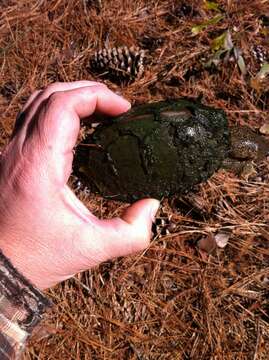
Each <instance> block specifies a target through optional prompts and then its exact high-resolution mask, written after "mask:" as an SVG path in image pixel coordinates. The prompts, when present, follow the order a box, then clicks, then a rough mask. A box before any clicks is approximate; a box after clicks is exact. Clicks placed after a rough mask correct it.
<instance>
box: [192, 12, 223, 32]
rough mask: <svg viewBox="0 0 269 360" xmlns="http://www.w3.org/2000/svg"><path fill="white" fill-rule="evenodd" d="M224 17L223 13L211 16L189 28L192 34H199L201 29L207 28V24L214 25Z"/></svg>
mask: <svg viewBox="0 0 269 360" xmlns="http://www.w3.org/2000/svg"><path fill="white" fill-rule="evenodd" d="M223 18H224V16H223V15H216V16H214V17H213V18H211V19H209V20H207V21H205V22H203V23H202V24H199V25H195V26H193V27H192V28H191V32H192V33H193V34H194V35H197V34H199V33H200V32H201V31H202V30H204V29H205V28H207V26H209V25H215V24H217V23H218V22H219V21H220V20H222V19H223Z"/></svg>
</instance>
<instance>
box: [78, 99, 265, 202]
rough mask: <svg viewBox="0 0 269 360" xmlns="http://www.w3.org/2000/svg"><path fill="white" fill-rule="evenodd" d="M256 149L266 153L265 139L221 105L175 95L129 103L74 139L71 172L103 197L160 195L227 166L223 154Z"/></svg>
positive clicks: (247, 154) (246, 154)
mask: <svg viewBox="0 0 269 360" xmlns="http://www.w3.org/2000/svg"><path fill="white" fill-rule="evenodd" d="M237 139H238V141H237ZM246 149H247V150H246ZM260 153H262V155H265V154H267V153H269V142H268V141H266V140H265V139H264V138H262V137H261V136H258V135H257V134H255V133H254V132H253V131H252V130H250V129H249V128H247V127H242V128H239V129H238V128H237V127H233V128H231V127H229V126H228V120H227V116H226V114H225V112H224V111H223V110H222V109H217V108H213V107H209V106H206V105H203V104H202V103H201V102H199V101H195V100H191V99H185V98H180V99H173V100H166V101H159V102H154V103H147V104H142V105H138V106H134V107H133V108H131V109H130V110H129V111H128V112H126V113H124V114H122V115H120V116H117V117H114V118H111V119H109V120H108V121H106V122H105V123H102V124H100V125H99V126H98V127H97V128H96V130H95V131H94V132H93V134H91V135H89V136H88V137H86V138H85V139H84V140H83V141H82V142H81V143H80V144H78V146H77V148H76V154H75V159H74V173H75V175H76V176H78V177H80V178H82V179H83V181H84V183H85V184H86V185H90V187H91V189H95V191H97V192H98V193H100V194H101V195H102V196H104V197H105V198H109V199H114V200H120V201H125V202H132V201H135V200H138V199H141V198H147V197H153V198H157V199H162V198H164V197H170V196H172V195H174V194H184V193H186V192H188V191H190V190H191V189H192V188H193V187H194V186H195V185H196V184H199V183H202V182H204V181H206V180H207V179H208V178H210V177H211V176H212V175H213V174H214V172H216V171H217V170H218V169H219V168H221V167H222V166H223V167H224V165H225V167H226V168H227V167H229V166H231V163H228V162H227V159H228V158H235V159H236V160H235V161H238V160H240V161H241V160H242V159H244V160H247V159H248V158H250V159H253V158H257V157H260V156H261V155H260Z"/></svg>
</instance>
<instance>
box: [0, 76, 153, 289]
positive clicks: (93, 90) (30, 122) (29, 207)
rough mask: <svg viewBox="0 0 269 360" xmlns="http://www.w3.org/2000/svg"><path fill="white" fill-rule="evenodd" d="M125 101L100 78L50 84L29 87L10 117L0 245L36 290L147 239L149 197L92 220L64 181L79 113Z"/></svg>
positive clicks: (2, 169) (122, 106) (1, 181)
mask: <svg viewBox="0 0 269 360" xmlns="http://www.w3.org/2000/svg"><path fill="white" fill-rule="evenodd" d="M129 107H130V104H129V103H128V102H127V101H126V100H124V99H123V98H121V97H119V96H118V95H116V94H114V93H113V92H112V91H110V90H109V89H108V88H107V87H106V86H105V85H103V84H100V83H96V82H91V81H79V82H73V83H55V84H53V85H50V86H48V87H47V88H46V89H45V90H41V91H37V92H35V93H34V94H33V95H32V96H31V97H30V98H29V100H28V102H27V103H26V105H25V106H24V108H23V112H22V114H23V115H22V116H20V117H19V119H18V121H17V122H16V125H15V129H14V133H13V136H12V138H11V140H10V142H9V144H8V145H7V146H6V148H5V149H4V151H3V153H2V155H1V157H0V189H1V191H0V229H1V230H0V249H1V250H2V251H3V253H4V255H6V256H7V257H8V258H9V259H10V260H11V262H12V263H13V265H14V266H15V267H16V268H17V269H18V270H19V271H20V272H21V273H22V274H23V275H24V276H25V277H26V278H28V279H29V280H30V281H31V282H32V283H33V284H34V285H36V286H37V287H38V288H40V289H45V288H48V287H50V286H52V285H55V284H56V283H58V282H60V281H63V280H65V279H68V278H69V277H71V276H73V275H74V274H75V273H77V272H80V271H83V270H86V269H88V268H90V267H93V266H95V265H97V264H98V263H100V262H102V261H105V260H107V259H110V258H113V257H116V256H123V255H127V254H130V253H133V252H136V251H139V250H142V249H143V248H145V247H146V246H147V245H148V243H149V239H150V234H151V225H152V220H153V218H154V216H155V213H156V211H157V209H158V206H159V202H158V201H157V200H154V199H144V200H140V201H138V202H136V203H134V204H133V205H131V206H130V207H129V208H128V209H127V210H126V211H125V213H124V214H123V215H122V217H121V218H114V219H111V220H100V219H98V218H96V217H95V216H94V215H93V214H92V213H91V212H90V211H89V210H88V209H87V208H86V207H85V206H84V205H83V204H82V203H81V202H80V201H79V200H78V198H76V196H75V195H74V193H73V192H72V191H71V189H70V188H69V187H68V186H67V181H68V178H69V176H70V174H71V170H72V160H73V148H74V146H75V143H76V140H77V136H78V132H79V126H80V118H88V117H89V116H90V115H92V114H93V113H94V112H95V111H97V112H101V113H103V114H107V115H111V116H114V115H119V114H121V113H123V112H125V111H127V110H128V109H129Z"/></svg>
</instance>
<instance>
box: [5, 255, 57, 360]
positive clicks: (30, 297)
mask: <svg viewBox="0 0 269 360" xmlns="http://www.w3.org/2000/svg"><path fill="white" fill-rule="evenodd" d="M51 305H52V303H51V302H50V300H48V299H47V298H46V297H45V296H44V295H43V294H42V293H41V292H40V291H39V290H38V289H36V288H35V287H34V286H33V285H32V284H31V283H30V282H29V281H28V280H26V279H25V278H24V277H23V276H22V275H21V274H20V273H19V272H18V271H17V270H16V269H15V268H14V267H13V265H12V264H11V262H10V261H9V260H8V259H7V258H6V257H5V256H4V255H3V253H2V252H1V251H0V359H1V360H10V359H19V357H20V355H21V353H22V351H23V349H24V347H25V344H26V340H27V338H28V337H29V335H30V334H31V332H32V330H33V329H34V327H35V326H36V325H37V324H38V323H39V321H40V320H41V319H42V314H43V313H44V312H45V310H46V309H47V308H48V307H49V306H51Z"/></svg>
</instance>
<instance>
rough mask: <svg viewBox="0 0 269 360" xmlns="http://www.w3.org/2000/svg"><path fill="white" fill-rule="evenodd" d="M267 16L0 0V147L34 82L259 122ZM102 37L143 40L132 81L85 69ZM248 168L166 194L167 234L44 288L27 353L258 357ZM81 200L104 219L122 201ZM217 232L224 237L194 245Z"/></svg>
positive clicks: (183, 7) (266, 287) (260, 300)
mask: <svg viewBox="0 0 269 360" xmlns="http://www.w3.org/2000/svg"><path fill="white" fill-rule="evenodd" d="M268 16H269V2H268V1H266V0H264V1H256V0H253V1H249V0H242V1H232V0H227V1H217V2H214V1H211V2H209V1H202V0H197V1H188V2H186V3H184V2H183V1H177V0H160V1H156V0H133V1H131V0H84V1H83V0H2V1H0V109H1V114H2V115H1V119H0V150H1V148H3V146H4V145H5V144H6V143H7V141H8V139H9V137H10V135H11V131H12V127H13V124H14V119H15V117H16V114H17V112H18V111H19V110H20V108H21V107H22V105H23V103H24V102H25V101H26V99H27V97H28V96H29V95H30V94H31V93H32V92H33V91H34V90H35V89H38V88H43V87H45V86H47V85H48V84H50V83H51V82H54V81H74V80H80V79H89V80H96V79H98V80H102V81H104V82H105V83H106V84H107V85H108V86H109V87H110V88H111V89H113V90H115V91H117V92H118V93H120V94H122V95H123V96H125V97H126V98H127V99H129V100H130V101H131V102H132V104H138V103H145V102H149V101H150V102H151V101H157V100H162V99H167V98H178V97H183V96H187V97H192V98H197V97H199V98H201V101H202V103H204V104H206V105H209V106H214V107H218V108H222V109H223V110H225V112H226V113H227V116H228V119H229V123H230V124H238V125H247V126H250V127H252V128H253V129H254V130H255V131H257V132H258V131H259V129H260V127H261V126H262V125H264V124H266V123H268V109H269V108H268V106H269V82H268V76H267V73H268V72H269V71H268V67H267V68H266V66H262V65H264V64H266V63H268V62H269V43H268V38H269V17H268ZM105 46H106V47H118V46H127V47H131V46H135V47H137V48H140V49H144V50H145V71H144V73H143V75H142V77H140V78H139V79H135V81H133V82H130V83H126V82H125V83H118V84H116V83H114V82H113V81H111V79H109V78H107V77H106V76H100V75H99V74H97V73H94V72H93V71H92V69H91V67H90V59H91V58H92V57H93V55H94V53H95V51H96V50H99V49H102V48H104V47H105ZM253 169H254V172H253V173H252V174H251V175H250V176H248V177H240V176H236V175H234V174H231V173H228V172H227V171H224V170H221V171H218V172H217V173H216V174H215V175H214V176H213V177H211V178H210V179H209V180H208V181H207V182H206V183H204V184H201V185H199V186H197V187H196V188H195V190H194V191H193V192H191V193H190V194H189V196H187V197H181V198H180V197H174V198H173V199H172V200H171V199H170V200H163V202H162V210H161V211H162V212H163V213H165V214H168V215H171V216H172V220H173V221H174V222H175V223H176V230H175V231H174V232H173V233H172V234H170V235H165V236H162V237H160V236H156V237H155V238H154V239H153V240H152V242H151V243H150V246H149V248H148V249H147V250H145V251H144V252H142V253H140V254H137V255H135V256H130V257H126V258H119V259H116V260H113V261H109V262H106V263H104V264H101V265H100V266H99V267H98V268H96V269H92V270H90V271H87V272H85V273H81V274H79V275H78V276H76V277H74V278H72V279H71V280H69V281H66V282H64V283H62V284H60V285H59V286H57V287H55V288H53V289H51V290H50V291H48V294H49V296H50V297H51V298H52V300H53V301H54V302H55V304H56V305H55V307H54V308H53V309H52V311H51V312H50V313H49V314H48V316H47V318H46V320H45V323H44V326H43V328H42V330H39V331H38V332H37V333H36V334H35V336H33V338H32V340H31V343H30V345H29V347H28V349H27V351H26V353H25V355H24V359H25V360H26V359H27V360H29V359H39V360H42V359H46V360H49V359H53V360H55V359H59V360H64V359H83V360H84V359H85V360H86V359H89V360H90V359H92V360H95V359H96V360H101V359H106V360H112V359H128V360H131V359H137V360H157V359H160V360H164V359H169V360H172V359H173V360H180V359H184V360H187V359H195V360H196V359H197V360H207V359H212V360H213V359H214V360H221V359H225V360H229V359H232V360H239V359H240V360H243V359H244V360H245V359H246V360H248V359H249V360H250V359H252V360H254V359H255V360H263V359H264V360H266V359H268V358H269V355H268V354H269V163H268V161H266V160H264V161H262V162H260V163H259V164H255V165H254V168H253ZM79 196H80V198H81V199H82V200H83V201H84V203H85V204H86V205H87V206H88V207H89V209H91V210H92V211H93V212H94V214H96V215H98V216H99V217H101V218H108V217H112V216H116V215H119V214H120V213H121V212H122V210H123V209H124V207H126V204H122V203H120V202H115V201H114V202H113V201H108V200H105V199H103V198H102V197H100V196H99V195H95V194H90V195H87V194H85V193H81V194H80V195H79ZM220 235H221V236H223V237H224V238H225V239H226V240H228V243H227V245H226V246H224V247H219V246H217V247H213V248H212V249H210V251H209V250H208V249H204V247H203V246H201V244H203V243H208V242H210V241H211V240H212V239H213V240H214V239H216V237H218V236H219V237H221V236H220ZM206 250H207V251H206Z"/></svg>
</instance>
